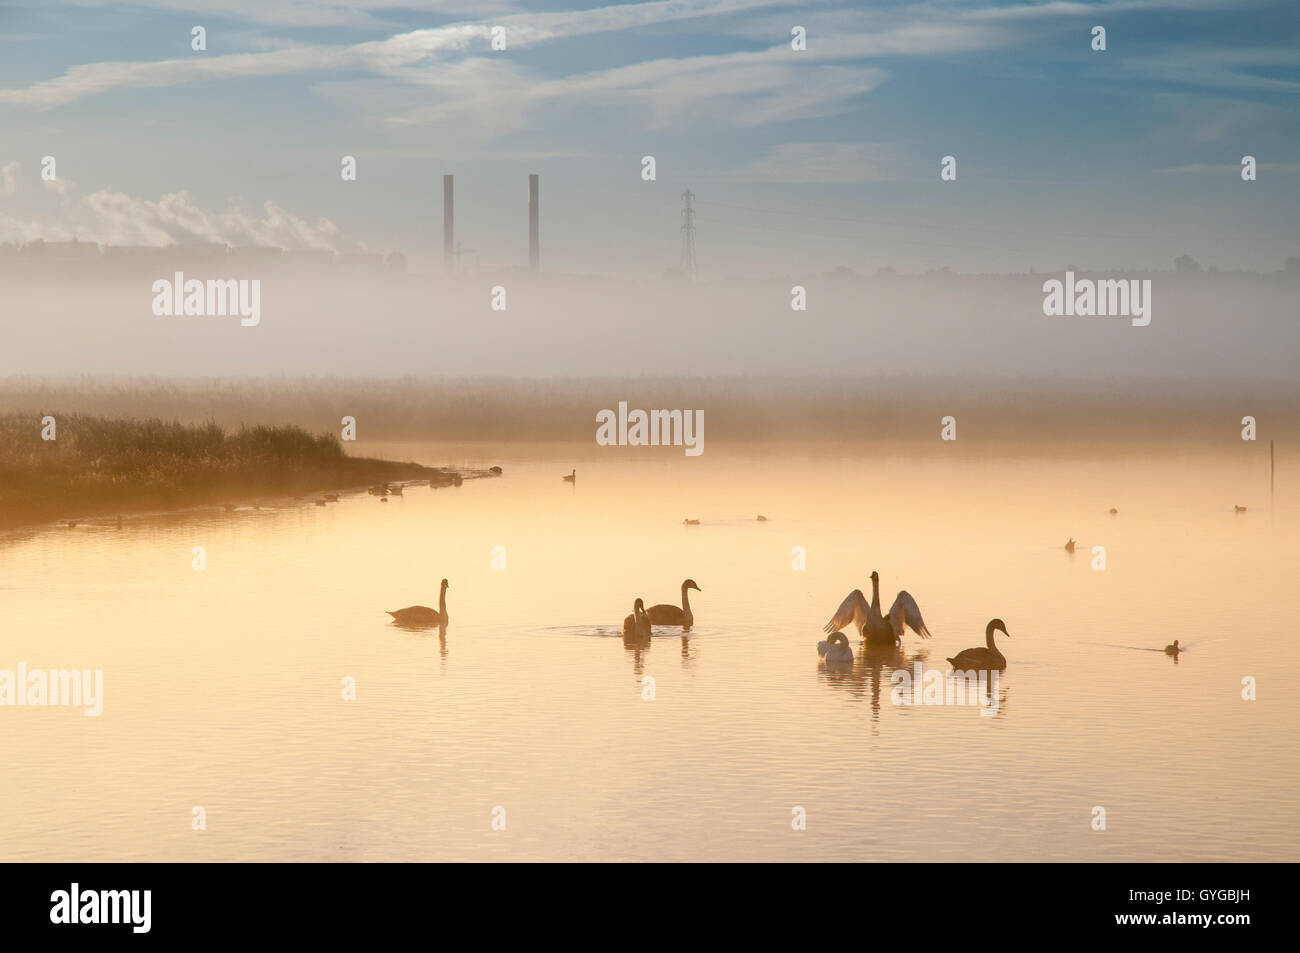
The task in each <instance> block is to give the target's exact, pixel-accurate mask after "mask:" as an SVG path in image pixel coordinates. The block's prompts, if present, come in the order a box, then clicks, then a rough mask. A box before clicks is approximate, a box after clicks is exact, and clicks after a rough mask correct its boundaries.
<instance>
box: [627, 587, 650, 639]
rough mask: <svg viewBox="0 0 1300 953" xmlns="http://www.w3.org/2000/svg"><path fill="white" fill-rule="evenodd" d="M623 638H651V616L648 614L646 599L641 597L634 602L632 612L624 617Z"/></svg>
mask: <svg viewBox="0 0 1300 953" xmlns="http://www.w3.org/2000/svg"><path fill="white" fill-rule="evenodd" d="M623 638H625V639H648V638H650V617H649V616H648V615H646V611H645V601H644V600H642V599H641V598H640V597H638V598H637V600H636V602H634V603H633V604H632V614H631V615H630V616H627V617H625V618H624V619H623Z"/></svg>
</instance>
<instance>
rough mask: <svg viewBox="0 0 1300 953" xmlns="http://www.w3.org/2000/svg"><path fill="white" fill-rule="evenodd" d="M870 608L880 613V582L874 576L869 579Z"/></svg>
mask: <svg viewBox="0 0 1300 953" xmlns="http://www.w3.org/2000/svg"><path fill="white" fill-rule="evenodd" d="M871 608H873V609H875V610H876V611H877V612H879V611H880V580H879V579H877V578H876V577H875V576H872V577H871Z"/></svg>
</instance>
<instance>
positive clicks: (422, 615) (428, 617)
mask: <svg viewBox="0 0 1300 953" xmlns="http://www.w3.org/2000/svg"><path fill="white" fill-rule="evenodd" d="M449 586H450V583H448V582H447V580H446V579H444V580H443V581H442V588H441V589H440V590H439V592H438V608H437V609H430V608H429V607H428V606H407V607H406V608H405V609H397V610H396V611H390V612H389V613H388V614H389V615H391V616H392V617H393V621H394V622H396V623H398V624H399V625H412V626H434V625H436V626H441V627H442V628H446V626H447V589H448V587H449Z"/></svg>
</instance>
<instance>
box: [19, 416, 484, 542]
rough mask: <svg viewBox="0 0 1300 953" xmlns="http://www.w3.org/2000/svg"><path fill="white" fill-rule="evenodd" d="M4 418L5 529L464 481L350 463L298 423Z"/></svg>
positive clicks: (414, 467) (383, 463) (329, 441)
mask: <svg viewBox="0 0 1300 953" xmlns="http://www.w3.org/2000/svg"><path fill="white" fill-rule="evenodd" d="M42 416H44V415H43V414H41V415H32V414H7V415H3V416H0V527H13V526H22V525H28V524H33V523H43V522H48V521H50V520H56V519H73V518H78V517H90V516H97V515H106V514H107V515H111V514H115V513H122V512H130V511H139V510H160V509H170V508H179V507H185V506H198V505H203V504H218V503H222V504H224V503H238V502H240V501H242V500H248V499H253V498H264V497H274V496H299V495H304V494H308V493H312V492H315V491H321V490H331V489H333V490H337V489H346V488H349V487H355V486H363V485H369V484H375V483H381V482H390V481H399V480H430V481H431V482H432V483H433V484H434V485H443V484H451V483H454V482H457V481H458V480H459V479H461V476H460V474H458V473H456V472H455V471H451V470H445V469H435V468H431V467H425V466H421V465H419V464H416V463H400V462H396V461H390V460H372V459H366V458H361V457H349V456H348V455H347V454H346V453H344V452H343V445H342V444H341V443H340V442H339V439H338V438H337V437H336V436H334V435H332V434H328V433H326V434H311V433H308V432H307V431H305V430H303V429H301V428H299V427H293V426H281V427H270V426H257V427H240V428H238V429H227V428H225V427H222V426H220V425H218V424H216V423H211V422H209V423H203V424H184V423H180V422H178V421H165V420H161V419H158V418H148V419H135V418H130V419H118V418H108V417H98V416H92V415H88V414H75V413H74V414H59V413H53V412H51V413H50V416H52V417H54V418H55V421H56V428H57V429H56V431H55V437H56V439H54V440H45V439H42V429H43V428H42V425H41V417H42Z"/></svg>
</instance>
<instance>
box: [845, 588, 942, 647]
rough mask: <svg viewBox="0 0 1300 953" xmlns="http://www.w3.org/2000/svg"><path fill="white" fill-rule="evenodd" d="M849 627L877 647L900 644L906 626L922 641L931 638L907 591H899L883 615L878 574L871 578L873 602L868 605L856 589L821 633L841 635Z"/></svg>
mask: <svg viewBox="0 0 1300 953" xmlns="http://www.w3.org/2000/svg"><path fill="white" fill-rule="evenodd" d="M850 623H852V625H853V628H854V629H855V630H857V631H858V632H860V633H861V635H862V638H863V639H864V640H866V641H867V642H872V643H874V644H876V645H889V644H892V643H894V642H897V641H898V640H899V639H901V638H902V637H903V627H904V626H905V625H906V626H908V627H909V628H911V630H912V631H913V632H915V633H916V634H917V635H919V636H920V637H921V638H923V639H928V638H929V637H930V630H929V629H927V628H926V627H925V620H924V619H922V618H921V609H920V607H919V606H918V605H917V604H916V600H915V599H913V598H912V595H911V593H909V592H908V591H907V590H906V589H901V590H899V593H898V595H897V596H895V597H894V604H893V605H892V606H890V607H889V616H888V617H884V616H882V615H881V614H880V574H879V573H877V572H872V574H871V602H867V600H866V598H865V597H864V596H863V595H862V590H861V589H854V590H853V591H852V592H850V593H849V594H848V595H847V596H845V597H844V601H843V602H841V603H840V607H839V608H838V609H836V610H835V615H834V616H832V617H831V621H829V622H827V623H826V625H825V626H824V627H823V629H822V631H823V632H838V631H839V630H840V629H843V628H844V627H845V626H847V625H849V624H850Z"/></svg>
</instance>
